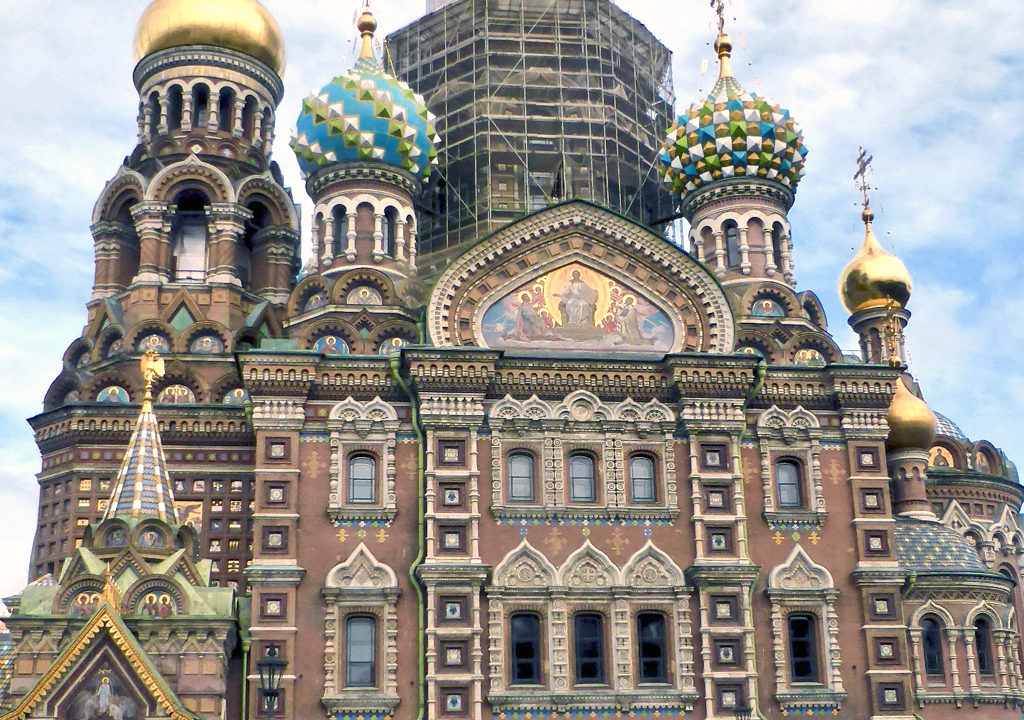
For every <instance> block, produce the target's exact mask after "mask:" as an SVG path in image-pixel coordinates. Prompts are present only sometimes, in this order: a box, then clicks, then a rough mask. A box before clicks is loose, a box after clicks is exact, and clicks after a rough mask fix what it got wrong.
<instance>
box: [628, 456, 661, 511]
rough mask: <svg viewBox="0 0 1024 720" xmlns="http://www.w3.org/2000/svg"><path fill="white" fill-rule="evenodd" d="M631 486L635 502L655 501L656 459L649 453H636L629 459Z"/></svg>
mask: <svg viewBox="0 0 1024 720" xmlns="http://www.w3.org/2000/svg"><path fill="white" fill-rule="evenodd" d="M629 487H630V494H631V496H632V500H633V502H637V503H651V502H654V501H655V499H656V494H655V490H654V460H653V459H651V457H650V456H649V455H634V456H633V457H631V458H630V459H629Z"/></svg>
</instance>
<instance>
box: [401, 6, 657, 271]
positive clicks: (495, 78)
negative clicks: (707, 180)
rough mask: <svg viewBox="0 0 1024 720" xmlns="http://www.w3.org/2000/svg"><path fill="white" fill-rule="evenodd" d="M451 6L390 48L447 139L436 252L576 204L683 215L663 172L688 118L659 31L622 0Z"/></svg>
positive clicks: (435, 200) (426, 243) (436, 202)
mask: <svg viewBox="0 0 1024 720" xmlns="http://www.w3.org/2000/svg"><path fill="white" fill-rule="evenodd" d="M437 4H438V5H442V6H441V7H439V8H438V9H437V10H436V11H434V12H432V13H430V14H428V15H426V16H425V17H423V18H420V19H419V20H417V21H415V22H413V23H411V24H410V25H408V26H406V27H405V28H402V29H401V30H399V31H397V32H395V33H392V34H391V35H389V36H388V37H387V40H386V55H387V61H388V63H389V64H390V65H391V66H392V68H393V70H394V72H395V73H396V74H397V75H398V76H399V77H400V78H402V79H404V80H405V81H407V82H408V83H409V84H410V85H411V86H412V88H413V89H414V90H416V91H417V92H419V93H421V94H422V95H424V97H426V99H427V105H428V107H429V108H430V110H431V112H433V113H434V114H435V115H437V117H438V120H437V129H438V132H439V133H440V135H441V138H442V146H441V151H440V164H441V167H440V170H441V172H440V173H439V174H438V175H439V180H438V181H435V182H434V183H433V184H432V185H431V186H430V187H428V188H427V190H426V192H425V197H424V202H423V204H424V207H425V212H424V213H422V216H421V217H422V219H421V224H420V229H419V242H420V247H421V250H422V251H423V252H425V253H431V252H441V251H444V250H446V249H448V248H452V247H457V246H459V245H461V244H462V243H464V242H470V241H472V240H475V239H477V238H479V237H482V236H484V235H486V234H487V233H489V232H492V231H494V230H496V229H497V228H499V227H501V226H503V225H505V224H507V223H508V222H510V221H512V220H514V219H516V218H518V217H522V216H523V215H525V214H527V213H529V212H533V211H535V210H538V209H540V208H543V207H546V206H547V205H549V204H551V203H553V202H558V201H560V200H565V199H570V198H582V199H585V200H591V201H593V202H596V203H599V204H601V205H604V206H607V207H609V208H611V209H612V210H615V211H617V212H620V213H622V214H624V215H628V216H630V217H632V218H635V219H636V220H639V221H641V222H644V223H646V224H650V223H651V222H652V221H655V220H657V219H662V218H666V217H669V216H671V214H672V202H671V199H670V197H669V195H668V193H667V192H665V190H664V189H663V188H662V185H661V181H660V178H659V177H658V173H657V170H656V162H657V156H658V152H659V151H660V148H661V143H662V139H663V138H664V136H665V133H666V131H667V130H668V128H669V127H670V126H671V125H672V122H673V119H674V118H673V106H674V97H673V93H672V74H671V73H672V69H671V58H672V56H671V52H670V51H669V50H668V48H666V47H665V46H664V45H662V44H661V43H660V42H659V41H658V40H657V39H656V38H655V37H654V36H653V35H652V34H651V33H650V31H648V30H647V28H646V27H644V26H643V25H642V24H641V23H639V22H638V21H637V20H635V19H634V18H632V17H630V16H629V15H628V14H627V13H625V12H624V11H622V10H621V9H620V8H618V7H617V6H615V5H614V4H613V3H612V2H610V0H455V2H451V3H448V4H442V3H440V2H439V3H437ZM656 229H657V230H658V231H661V230H662V229H663V228H662V227H657V228H656Z"/></svg>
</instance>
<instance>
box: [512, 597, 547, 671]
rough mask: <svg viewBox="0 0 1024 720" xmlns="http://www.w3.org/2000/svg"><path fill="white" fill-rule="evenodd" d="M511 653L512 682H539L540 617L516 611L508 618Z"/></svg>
mask: <svg viewBox="0 0 1024 720" xmlns="http://www.w3.org/2000/svg"><path fill="white" fill-rule="evenodd" d="M509 644H510V647H511V655H512V658H511V660H512V663H511V664H512V683H513V684H516V685H537V684H539V683H540V618H539V617H537V616H536V615H534V614H533V613H516V614H515V615H513V616H512V617H511V618H510V619H509Z"/></svg>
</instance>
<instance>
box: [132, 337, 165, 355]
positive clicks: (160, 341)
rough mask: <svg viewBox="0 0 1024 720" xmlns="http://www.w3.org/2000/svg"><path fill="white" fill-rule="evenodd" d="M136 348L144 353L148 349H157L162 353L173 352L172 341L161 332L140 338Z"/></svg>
mask: <svg viewBox="0 0 1024 720" xmlns="http://www.w3.org/2000/svg"><path fill="white" fill-rule="evenodd" d="M135 349H136V350H138V351H139V352H140V353H144V352H146V351H147V350H155V351H156V352H158V353H160V354H161V355H169V354H170V352H171V341H170V340H168V339H167V337H166V336H164V335H161V334H160V333H150V334H148V335H143V336H142V337H141V338H139V341H138V342H137V343H136V344H135Z"/></svg>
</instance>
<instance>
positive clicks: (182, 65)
mask: <svg viewBox="0 0 1024 720" xmlns="http://www.w3.org/2000/svg"><path fill="white" fill-rule="evenodd" d="M135 56H136V61H137V65H136V67H135V72H134V83H135V87H136V89H137V90H138V92H139V105H138V115H137V119H138V137H137V144H136V146H135V149H134V150H133V151H132V153H131V154H130V155H129V156H128V157H127V158H126V159H125V161H124V163H123V165H122V166H121V167H120V168H119V169H118V171H117V173H116V174H115V175H114V177H113V178H112V179H111V180H110V181H109V182H108V183H107V184H106V186H105V187H104V189H103V191H102V192H101V193H100V197H99V199H98V201H97V203H96V206H95V210H94V213H93V218H92V221H93V222H92V234H93V239H94V247H95V254H96V264H95V277H94V282H93V291H92V296H91V299H90V301H89V303H88V319H87V321H86V325H85V328H84V329H83V332H82V335H81V337H79V338H78V339H76V340H75V341H74V342H73V343H71V345H70V346H69V347H68V349H67V351H66V352H65V355H64V366H63V369H62V372H61V373H60V375H59V376H58V377H57V379H56V380H54V382H53V383H52V385H51V386H50V389H49V391H48V392H47V395H46V398H45V400H44V413H43V414H42V415H40V416H38V417H36V418H33V420H32V423H33V426H34V427H35V429H36V431H37V433H38V435H37V437H39V438H40V448H41V450H42V452H43V458H44V465H43V468H44V469H43V472H42V473H41V475H40V484H41V498H40V503H41V508H40V515H41V517H43V516H45V517H47V522H45V523H44V522H41V525H40V529H39V531H38V534H37V539H36V544H35V547H34V560H33V564H32V571H31V575H32V577H33V578H35V577H38V576H40V575H44V574H46V573H48V572H55V571H56V570H57V569H59V568H60V565H61V562H62V561H63V560H64V559H65V558H67V557H68V556H69V555H70V554H71V552H73V550H74V547H75V544H76V543H78V542H80V541H81V537H82V530H83V528H84V527H86V526H87V525H88V524H89V523H92V522H95V521H97V520H98V518H99V517H100V515H101V514H102V512H103V511H104V510H105V507H104V506H105V504H106V502H107V501H106V497H107V495H108V494H109V483H110V481H111V480H110V478H111V477H112V476H113V474H114V472H115V471H116V460H117V453H118V452H119V450H118V448H120V447H123V446H124V443H125V442H126V441H127V439H128V438H127V427H128V426H127V425H126V424H125V422H124V420H125V418H126V417H128V416H129V415H131V411H130V409H129V408H126V407H123V406H124V405H127V404H131V403H138V402H140V401H141V400H142V394H143V385H144V383H143V381H142V378H141V376H140V375H139V370H138V359H139V357H140V355H141V354H142V353H144V352H145V351H147V350H155V351H158V352H160V353H161V355H163V356H164V357H165V358H166V360H167V373H166V375H165V376H164V377H163V378H161V379H160V381H159V382H158V383H157V384H156V386H155V387H153V388H152V389H153V393H154V400H155V403H156V404H157V405H170V404H174V405H177V406H179V407H176V408H173V409H171V408H166V409H165V410H163V411H162V413H161V417H163V418H167V423H168V424H169V425H173V429H168V431H167V433H166V434H165V441H166V442H167V444H168V448H169V453H168V458H169V460H170V462H171V464H172V468H173V472H174V478H175V484H176V488H175V491H176V495H175V497H176V498H177V499H178V501H179V502H181V503H183V504H185V505H188V506H191V507H192V508H193V511H194V512H193V518H192V520H191V521H190V522H191V523H192V524H193V525H195V526H196V528H197V529H201V530H202V532H203V534H204V538H203V545H204V546H205V547H218V548H221V550H222V551H221V554H220V557H216V558H214V559H213V579H214V581H215V582H219V583H221V584H225V585H226V584H229V583H231V584H238V583H240V582H241V579H242V574H241V572H242V568H243V567H244V564H245V562H246V560H247V557H248V551H249V542H248V521H247V517H246V514H247V512H248V506H249V492H250V482H251V475H252V450H251V449H250V447H249V446H250V444H251V443H252V432H251V428H250V427H249V426H248V424H247V422H246V418H245V412H244V409H243V406H244V404H245V403H247V402H248V396H247V393H246V391H245V389H244V388H243V385H242V382H241V379H240V378H239V377H238V372H237V369H236V366H235V362H234V353H235V351H236V350H244V349H246V348H249V347H255V346H258V345H259V343H260V342H261V341H262V340H263V339H268V338H270V339H273V338H281V337H283V335H284V327H283V322H282V314H283V306H284V304H285V303H286V301H287V300H288V297H289V293H290V292H291V290H292V287H293V286H294V284H295V280H296V276H297V273H298V269H299V219H298V213H297V211H296V206H295V203H294V202H293V200H292V197H291V193H290V191H289V190H288V189H287V188H286V187H284V184H283V179H282V176H281V172H280V170H279V168H278V167H277V165H276V164H275V163H274V162H273V161H272V160H271V156H270V151H271V144H272V141H273V137H274V120H275V111H276V108H277V105H278V103H279V102H280V101H281V97H282V95H283V92H284V88H283V84H282V81H281V73H282V72H283V69H284V62H285V47H284V42H283V39H282V36H281V30H280V28H279V27H278V25H277V23H276V21H275V20H274V18H273V17H272V16H271V15H270V13H269V12H268V11H267V9H266V8H264V7H263V6H262V5H261V4H260V3H259V2H257V0H153V2H152V3H151V4H150V5H149V6H148V7H147V8H146V10H145V11H144V12H143V14H142V16H141V18H140V19H139V22H138V26H137V29H136V33H135ZM69 417H70V418H74V419H75V422H76V423H77V422H78V421H79V420H81V421H82V422H83V423H84V425H83V426H82V427H94V428H96V431H95V432H92V431H83V432H80V433H77V434H75V433H72V432H71V431H70V429H69V427H70V426H69V423H68V418H69ZM218 427H219V428H221V432H220V433H217V432H214V433H210V432H208V431H207V432H205V433H204V432H202V431H203V429H204V428H207V429H208V430H209V429H216V428H218ZM101 428H108V429H109V428H119V430H117V431H115V432H113V433H111V432H107V433H106V434H104V433H103V432H102V431H101ZM43 438H45V440H44V439H43ZM81 444H85V445H88V446H89V447H90V451H89V452H84V451H82V452H77V451H76V452H70V453H68V452H67V451H69V450H73V449H75V448H77V447H78V446H79V445H81ZM58 457H60V458H65V459H67V462H66V463H65V462H62V463H57V462H56V460H55V458H58ZM213 460H218V463H217V465H216V467H214V466H212V465H210V464H209V463H210V462H211V461H213ZM201 461H202V462H201ZM193 476H194V479H193ZM55 493H60V494H61V500H60V501H56V502H54V501H55V500H56V498H55V497H54V494H55ZM67 493H71V495H72V496H73V497H74V504H72V503H68V502H63V498H65V497H67ZM232 493H234V495H233V496H232ZM51 503H52V504H51ZM217 511H221V512H223V513H227V514H230V513H232V512H233V513H235V515H234V516H231V517H228V515H227V514H225V515H222V516H220V517H219V518H218V519H217V520H216V522H214V521H213V520H212V519H210V518H209V515H210V513H212V512H217ZM50 520H52V522H50ZM210 533H216V534H215V535H211V534H210Z"/></svg>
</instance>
